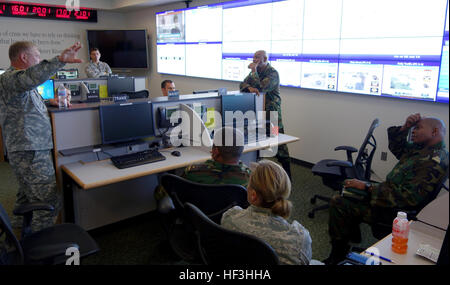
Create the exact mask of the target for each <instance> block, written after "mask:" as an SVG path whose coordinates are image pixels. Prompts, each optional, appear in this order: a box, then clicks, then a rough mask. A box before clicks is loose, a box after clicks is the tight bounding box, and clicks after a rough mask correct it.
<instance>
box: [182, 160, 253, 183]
mask: <svg viewBox="0 0 450 285" xmlns="http://www.w3.org/2000/svg"><path fill="white" fill-rule="evenodd" d="M183 177H184V178H186V179H188V180H190V181H193V182H197V183H204V184H239V185H242V186H244V187H247V184H248V179H249V178H250V168H248V167H247V166H246V165H245V164H243V163H242V162H239V164H238V165H229V164H223V163H220V162H217V161H214V160H211V159H210V160H207V161H206V162H205V163H201V164H194V165H191V166H188V167H186V169H185V171H184V173H183Z"/></svg>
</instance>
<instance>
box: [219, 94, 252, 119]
mask: <svg viewBox="0 0 450 285" xmlns="http://www.w3.org/2000/svg"><path fill="white" fill-rule="evenodd" d="M255 106H256V103H255V94H253V93H239V94H231V95H222V122H223V125H229V124H232V123H233V121H232V118H229V117H228V116H226V112H227V111H232V112H236V111H241V112H242V113H243V114H245V113H246V112H247V111H252V112H253V114H252V115H254V116H255V118H254V119H256V107H255ZM247 119H248V117H247Z"/></svg>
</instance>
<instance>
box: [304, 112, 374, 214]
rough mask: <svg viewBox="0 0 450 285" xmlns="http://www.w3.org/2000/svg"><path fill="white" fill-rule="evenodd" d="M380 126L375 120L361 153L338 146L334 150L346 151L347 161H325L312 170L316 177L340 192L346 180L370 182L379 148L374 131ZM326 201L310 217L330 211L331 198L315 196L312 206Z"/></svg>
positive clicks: (311, 212) (360, 149) (313, 210)
mask: <svg viewBox="0 0 450 285" xmlns="http://www.w3.org/2000/svg"><path fill="white" fill-rule="evenodd" d="M378 125H379V120H378V119H375V120H373V122H372V124H371V125H370V128H369V131H368V132H367V135H366V137H365V139H364V141H363V143H362V145H361V147H360V148H359V151H358V150H357V149H356V148H354V147H351V146H338V147H336V148H335V149H334V150H345V151H346V153H347V160H346V161H345V160H336V159H325V160H321V161H319V162H318V163H316V164H315V165H314V166H313V168H312V169H311V171H312V173H313V174H314V175H319V176H321V177H322V181H323V184H324V185H326V186H328V187H330V188H331V189H333V190H335V191H340V190H341V188H342V182H343V181H344V180H345V179H351V178H356V179H359V180H363V181H370V176H371V165H372V159H373V156H374V154H375V150H376V148H377V142H376V140H375V137H374V136H373V131H374V130H375V128H376V127H378ZM357 151H358V156H357V157H356V160H355V162H353V157H352V154H353V153H354V152H357ZM317 199H319V200H322V201H326V202H327V204H325V205H321V206H318V207H315V208H313V209H312V210H311V211H310V212H309V213H308V217H310V218H314V214H315V212H317V211H319V210H324V209H328V208H329V207H330V205H329V202H330V200H331V197H325V196H321V195H314V197H313V198H311V204H315V203H316V200H317Z"/></svg>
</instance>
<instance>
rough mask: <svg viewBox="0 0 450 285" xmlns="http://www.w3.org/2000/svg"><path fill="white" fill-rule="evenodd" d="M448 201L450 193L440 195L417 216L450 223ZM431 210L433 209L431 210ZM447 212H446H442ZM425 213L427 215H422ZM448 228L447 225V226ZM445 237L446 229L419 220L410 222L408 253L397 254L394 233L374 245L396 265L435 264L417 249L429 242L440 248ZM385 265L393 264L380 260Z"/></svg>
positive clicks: (432, 222)
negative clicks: (393, 249)
mask: <svg viewBox="0 0 450 285" xmlns="http://www.w3.org/2000/svg"><path fill="white" fill-rule="evenodd" d="M448 203H449V193H448V192H447V193H444V194H443V195H440V196H438V197H437V198H436V199H435V200H434V201H432V202H431V203H430V204H428V205H427V206H426V207H425V208H424V209H423V210H422V211H421V212H420V213H419V215H417V218H418V219H420V220H423V221H427V222H428V223H430V224H434V225H438V226H439V227H442V226H443V225H445V224H447V225H448V214H449V211H448ZM430 210H431V211H430ZM442 212H445V213H446V214H442ZM422 213H425V215H421V214H422ZM445 228H447V226H445ZM444 237H445V231H442V230H439V229H437V228H434V227H431V226H428V225H426V224H424V223H421V222H419V221H413V222H411V224H410V230H409V240H408V251H407V252H406V254H397V253H395V252H393V251H392V250H391V245H392V234H390V235H388V236H386V237H385V238H384V239H382V240H380V241H378V242H377V243H375V244H374V245H373V246H372V247H374V248H376V249H378V250H379V255H381V256H383V257H386V258H389V259H390V260H392V261H393V262H394V264H396V265H434V264H435V263H434V262H432V261H431V260H428V259H426V258H424V257H422V256H419V255H416V251H417V249H418V248H419V246H420V244H429V245H431V246H432V247H434V248H436V249H438V250H440V249H441V246H442V242H443V240H444ZM380 261H381V262H382V263H383V264H384V265H389V264H392V263H390V262H387V261H383V260H380Z"/></svg>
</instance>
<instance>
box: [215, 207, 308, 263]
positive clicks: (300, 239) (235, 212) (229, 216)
mask: <svg viewBox="0 0 450 285" xmlns="http://www.w3.org/2000/svg"><path fill="white" fill-rule="evenodd" d="M220 224H221V225H222V226H223V227H225V228H227V229H230V230H234V231H238V232H243V233H246V234H250V235H253V236H257V237H259V238H260V239H262V240H264V241H265V242H267V243H268V244H269V245H270V246H272V248H273V249H274V250H275V252H276V253H277V255H278V258H279V260H280V263H281V264H296V265H308V264H309V262H310V261H311V256H312V249H311V243H312V241H311V236H310V234H309V231H308V230H307V229H305V228H304V227H303V226H302V225H301V224H300V223H299V222H297V221H293V222H292V223H289V222H288V221H286V220H285V219H283V218H282V217H280V216H277V215H274V214H272V212H271V210H270V209H266V208H260V207H256V206H254V205H250V206H249V207H248V208H247V209H242V208H241V207H239V206H235V207H233V208H231V209H229V210H228V211H226V212H225V213H224V214H223V216H222V220H221V223H220Z"/></svg>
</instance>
